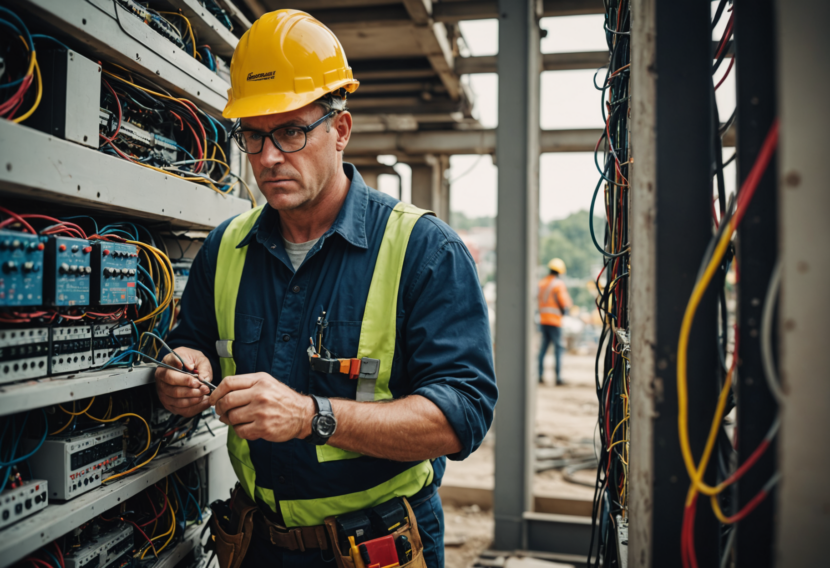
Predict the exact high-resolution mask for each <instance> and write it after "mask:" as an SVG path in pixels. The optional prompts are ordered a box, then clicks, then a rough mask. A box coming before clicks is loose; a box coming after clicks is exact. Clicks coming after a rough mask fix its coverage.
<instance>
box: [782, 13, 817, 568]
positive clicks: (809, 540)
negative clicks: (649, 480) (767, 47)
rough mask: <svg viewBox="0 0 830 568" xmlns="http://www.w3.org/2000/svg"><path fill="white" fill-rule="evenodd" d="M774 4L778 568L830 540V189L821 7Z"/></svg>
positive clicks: (804, 561)
mask: <svg viewBox="0 0 830 568" xmlns="http://www.w3.org/2000/svg"><path fill="white" fill-rule="evenodd" d="M775 8H776V10H775V14H776V19H775V22H776V27H777V31H778V33H777V36H778V37H777V44H778V46H779V50H778V54H777V57H776V60H777V62H778V77H779V82H778V103H779V105H778V106H779V109H780V111H779V116H780V120H781V138H780V142H779V153H778V156H779V161H778V165H779V171H780V172H781V182H782V183H781V185H780V186H779V192H778V200H779V203H780V208H779V215H780V217H779V219H780V223H781V244H780V247H781V248H780V254H781V259H782V274H783V281H782V283H781V296H780V308H779V312H778V313H779V317H780V321H781V326H780V327H779V329H778V331H779V334H780V335H779V337H781V362H780V368H781V380H782V382H783V385H782V388H783V389H784V394H785V402H784V405H783V410H782V424H781V434H780V435H779V436H780V438H779V441H778V452H779V456H780V458H779V461H778V463H779V468H780V470H779V471H780V472H781V474H782V477H781V487H780V489H779V491H778V495H777V497H778V505H777V511H778V512H777V514H776V525H777V538H776V553H775V560H776V564H775V565H776V566H778V567H779V568H784V567H790V566H822V565H825V564H827V535H830V513H828V512H830V487H829V486H828V484H827V481H826V480H827V472H828V471H830V454H828V453H827V452H825V451H823V450H822V448H823V444H824V441H825V439H826V435H825V433H824V431H823V430H822V428H821V427H820V426H819V425H820V422H818V420H820V419H821V417H824V416H827V415H828V413H830V381H828V380H827V375H828V373H827V356H826V351H827V347H826V343H827V342H826V337H827V322H828V320H830V297H828V295H827V293H826V288H827V282H828V279H830V254H828V248H827V246H828V245H827V243H830V223H828V222H827V211H829V210H830V192H828V191H827V165H826V163H825V154H826V151H825V149H824V145H825V143H826V142H825V139H826V130H827V124H830V107H828V106H827V101H826V97H825V96H823V94H822V93H825V92H826V89H827V87H828V83H830V81H828V77H830V64H829V63H828V61H827V58H826V57H823V54H822V50H820V49H816V46H820V45H822V42H823V41H825V38H826V37H827V30H826V25H825V24H826V22H827V21H828V20H827V18H830V3H827V2H819V1H812V0H777V1H776V2H775ZM817 419H818V420H817Z"/></svg>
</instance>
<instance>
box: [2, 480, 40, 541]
mask: <svg viewBox="0 0 830 568" xmlns="http://www.w3.org/2000/svg"><path fill="white" fill-rule="evenodd" d="M48 492H49V485H48V483H47V482H46V481H45V480H43V479H33V480H32V481H24V482H23V484H22V485H20V486H19V487H10V488H9V489H6V490H5V491H3V492H2V493H0V529H3V528H5V527H7V526H9V525H13V524H14V523H16V522H17V521H20V520H22V519H25V518H26V517H28V516H29V515H33V514H34V513H37V512H38V511H40V510H41V509H45V508H46V505H48V504H49V494H48Z"/></svg>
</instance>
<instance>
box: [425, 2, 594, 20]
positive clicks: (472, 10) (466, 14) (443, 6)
mask: <svg viewBox="0 0 830 568" xmlns="http://www.w3.org/2000/svg"><path fill="white" fill-rule="evenodd" d="M602 13H603V11H602V2H596V1H593V0H545V1H544V4H543V11H542V15H543V16H544V17H551V16H580V15H585V14H602ZM432 17H433V19H435V21H437V22H453V23H455V22H459V21H462V20H486V19H490V18H498V17H499V3H498V2H497V1H495V0H485V1H480V2H439V3H437V4H435V5H434V6H433V8H432Z"/></svg>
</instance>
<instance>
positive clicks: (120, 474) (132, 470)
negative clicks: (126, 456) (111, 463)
mask: <svg viewBox="0 0 830 568" xmlns="http://www.w3.org/2000/svg"><path fill="white" fill-rule="evenodd" d="M159 448H161V444H159V445H158V446H156V451H155V453H154V454H153V455H152V456H150V459H148V460H147V461H146V462H144V463H142V464H139V465H137V466H135V467H134V468H132V469H128V470H127V471H123V472H121V473H117V474H115V475H113V476H111V477H108V478H106V479H104V480H102V481H101V483H109V482H110V481H112V480H113V479H118V478H119V477H123V476H125V475H129V474H130V473H132V472H134V471H135V470H137V469H140V468H142V467H144V466H145V465H147V464H148V463H150V462H151V461H153V460H154V459H155V457H156V456H157V455H158V453H159ZM141 453H144V452H143V451H142V452H141ZM137 455H141V454H137Z"/></svg>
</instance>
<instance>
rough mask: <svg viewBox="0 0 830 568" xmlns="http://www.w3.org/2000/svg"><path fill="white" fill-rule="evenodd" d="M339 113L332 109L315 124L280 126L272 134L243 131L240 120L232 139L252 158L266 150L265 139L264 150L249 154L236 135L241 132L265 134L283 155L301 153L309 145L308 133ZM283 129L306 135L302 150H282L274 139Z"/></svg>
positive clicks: (232, 131)
mask: <svg viewBox="0 0 830 568" xmlns="http://www.w3.org/2000/svg"><path fill="white" fill-rule="evenodd" d="M338 112H340V111H339V110H337V109H332V110H330V111H329V112H327V113H326V114H324V115H323V116H321V117H320V118H319V119H318V120H315V121H314V122H312V123H311V124H309V125H302V124H287V125H285V126H278V127H276V128H274V129H273V130H271V131H270V132H262V131H261V130H256V129H253V128H246V129H243V128H242V121H241V120H240V121H239V122H237V123H236V124H235V125H234V127H233V129H232V130H231V133H230V137H231V138H233V141H234V142H235V143H236V146H237V147H238V148H239V151H240V152H242V153H243V154H248V155H251V156H256V155H257V154H261V153H262V151H263V150H264V149H265V140H264V139H263V140H262V148H260V149H259V152H247V151H245V150H244V149H243V148H242V146H241V145H240V144H239V141H238V140H237V139H236V135H237V134H238V133H240V132H258V133H259V134H263V135H264V136H265V138H268V139H270V140H271V144H273V145H274V148H276V149H277V150H279V151H280V152H282V153H283V154H294V153H295V152H300V151H301V150H304V149H305V147H306V145H307V144H308V133H309V132H311V131H312V130H314V129H315V128H317V127H318V126H320V125H321V124H322V123H323V122H324V121H325V120H327V119H329V118H331V117H332V116H334V115H335V114H337V113H338ZM283 128H296V129H297V130H299V131H300V132H302V133H303V134H305V141H304V142H303V146H302V148H298V149H296V150H283V149H282V146H280V144H279V142H277V140H276V139H275V138H274V132H276V131H277V130H282V129H283Z"/></svg>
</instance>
